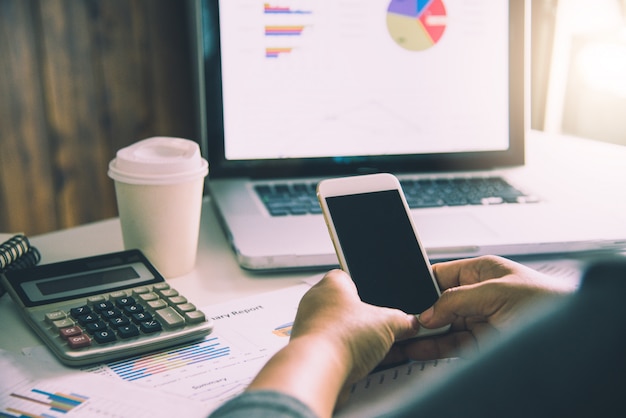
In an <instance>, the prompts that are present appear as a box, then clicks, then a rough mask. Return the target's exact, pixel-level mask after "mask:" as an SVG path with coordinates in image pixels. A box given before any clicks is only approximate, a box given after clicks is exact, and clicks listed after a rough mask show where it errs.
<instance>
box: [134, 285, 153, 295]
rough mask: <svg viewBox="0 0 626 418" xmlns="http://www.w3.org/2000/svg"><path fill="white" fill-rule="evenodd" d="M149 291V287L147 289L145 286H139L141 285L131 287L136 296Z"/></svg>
mask: <svg viewBox="0 0 626 418" xmlns="http://www.w3.org/2000/svg"><path fill="white" fill-rule="evenodd" d="M149 291H150V289H148V288H147V287H145V286H141V287H136V288H134V289H133V292H132V294H133V296H138V295H142V294H144V293H148V292H149Z"/></svg>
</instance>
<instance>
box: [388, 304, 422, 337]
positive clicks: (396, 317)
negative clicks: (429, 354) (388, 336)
mask: <svg viewBox="0 0 626 418" xmlns="http://www.w3.org/2000/svg"><path fill="white" fill-rule="evenodd" d="M394 311H395V312H393V313H392V315H393V318H390V321H389V322H388V324H389V327H390V329H391V332H392V334H393V336H394V340H395V341H401V340H406V339H409V338H413V337H415V336H416V335H417V332H418V331H419V329H420V323H419V320H418V318H417V316H415V315H409V314H407V313H404V312H402V311H399V310H395V309H394Z"/></svg>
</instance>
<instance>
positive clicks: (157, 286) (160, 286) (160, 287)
mask: <svg viewBox="0 0 626 418" xmlns="http://www.w3.org/2000/svg"><path fill="white" fill-rule="evenodd" d="M169 288H170V285H169V284H167V283H157V284H155V285H154V286H152V289H153V290H164V289H169Z"/></svg>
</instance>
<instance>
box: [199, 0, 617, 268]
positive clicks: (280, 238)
mask: <svg viewBox="0 0 626 418" xmlns="http://www.w3.org/2000/svg"><path fill="white" fill-rule="evenodd" d="M288 3H289V4H288V5H287V6H278V5H274V3H263V2H259V4H258V5H254V6H253V5H252V3H251V5H250V6H246V7H244V6H243V5H242V4H241V3H240V2H233V1H230V0H227V1H218V0H203V1H199V2H196V3H195V6H196V7H195V10H194V17H195V22H196V23H197V32H196V40H197V41H198V48H197V51H198V82H199V83H198V86H199V88H198V91H199V108H200V112H201V115H200V116H201V122H202V131H203V138H202V145H203V147H202V148H203V152H204V153H205V155H206V157H207V159H208V160H209V176H208V182H207V186H208V187H207V190H208V191H209V193H210V195H211V199H212V202H213V204H214V205H215V208H216V212H217V214H218V216H219V218H220V221H221V223H222V226H223V228H224V232H225V233H226V235H227V237H228V239H229V241H230V243H231V245H232V248H233V250H234V252H235V254H236V256H237V259H238V262H239V263H240V265H241V266H242V267H243V268H246V269H250V270H277V269H317V268H320V269H321V268H327V267H330V266H335V265H337V259H336V256H335V252H334V250H333V247H332V243H331V241H330V238H329V236H328V232H327V230H326V226H325V224H324V220H323V218H322V215H321V214H320V213H319V212H315V211H314V212H313V213H311V212H309V213H305V214H297V213H288V212H287V213H280V214H279V215H276V216H275V215H272V213H271V209H270V208H268V206H267V205H266V204H265V203H266V202H264V201H263V200H262V197H261V196H260V195H259V190H262V189H263V188H268V187H269V188H271V189H272V190H278V188H284V187H287V188H298V187H301V185H302V184H305V185H307V187H313V189H314V185H315V183H316V182H317V181H319V180H320V179H322V178H326V177H331V176H344V175H356V174H361V173H371V172H391V173H394V174H395V175H397V176H398V177H399V178H400V179H401V180H403V181H409V180H416V179H423V178H427V179H440V178H459V177H461V178H474V177H492V176H499V177H502V178H503V179H505V180H506V181H507V182H509V183H510V184H511V185H512V186H513V187H514V188H515V189H516V190H518V191H520V192H521V193H522V197H521V198H519V199H517V200H516V201H515V202H514V203H511V202H508V201H501V200H500V201H498V200H497V199H495V200H490V199H486V200H485V201H483V202H482V204H468V205H452V204H447V205H444V206H442V207H422V208H419V209H415V210H413V215H414V217H415V221H416V225H417V226H418V229H419V232H420V235H421V238H422V241H423V243H424V245H425V247H426V249H427V252H428V254H429V256H430V257H431V258H432V259H433V260H438V259H449V258H458V257H468V256H476V255H481V254H501V255H520V254H529V253H555V252H569V251H587V250H599V249H605V248H614V247H619V246H623V245H624V239H625V238H626V221H624V220H623V217H622V222H619V221H616V220H617V218H616V216H617V214H616V213H610V214H606V215H605V216H602V215H600V217H598V215H597V214H596V216H594V217H593V218H590V212H589V210H590V209H589V208H587V207H585V205H583V204H581V202H580V201H578V202H575V201H573V200H572V199H571V198H572V196H571V195H570V194H569V193H567V192H566V191H563V190H561V188H560V187H554V186H555V184H554V182H550V181H546V178H545V175H546V173H533V172H532V170H531V169H530V168H529V167H527V166H526V165H525V162H526V161H525V150H526V147H525V145H526V138H525V135H526V133H527V132H528V129H527V125H528V124H527V120H526V113H527V112H526V106H527V103H528V101H527V100H526V96H527V95H526V91H527V88H526V87H527V83H526V74H527V72H526V71H525V69H526V67H527V60H526V57H527V55H528V54H527V39H528V36H527V35H528V34H527V30H526V24H527V19H526V17H527V15H528V10H527V5H526V4H525V2H523V1H518V0H510V1H508V2H507V1H501V0H479V1H478V0H474V1H467V0H430V1H417V0H415V1H407V0H404V1H399V0H391V1H390V0H385V1H381V0H380V1H371V2H359V1H356V0H354V1H348V2H335V1H332V0H326V1H322V0H319V1H315V2H312V1H302V2H288ZM548 175H549V173H548ZM285 185H286V186H285ZM258 186H261V188H260V189H259V188H258ZM514 200H515V199H514ZM474 203H476V202H474ZM598 209H603V208H593V210H594V211H595V210H598ZM594 213H595V212H594ZM601 218H604V219H603V221H601V222H598V219H601ZM592 219H593V221H592ZM616 225H617V227H616ZM364 227H366V226H364Z"/></svg>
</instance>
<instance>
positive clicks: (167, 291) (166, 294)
mask: <svg viewBox="0 0 626 418" xmlns="http://www.w3.org/2000/svg"><path fill="white" fill-rule="evenodd" d="M157 293H158V294H159V295H161V296H163V297H164V298H171V297H174V296H178V292H177V291H176V290H175V289H163V290H157Z"/></svg>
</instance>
